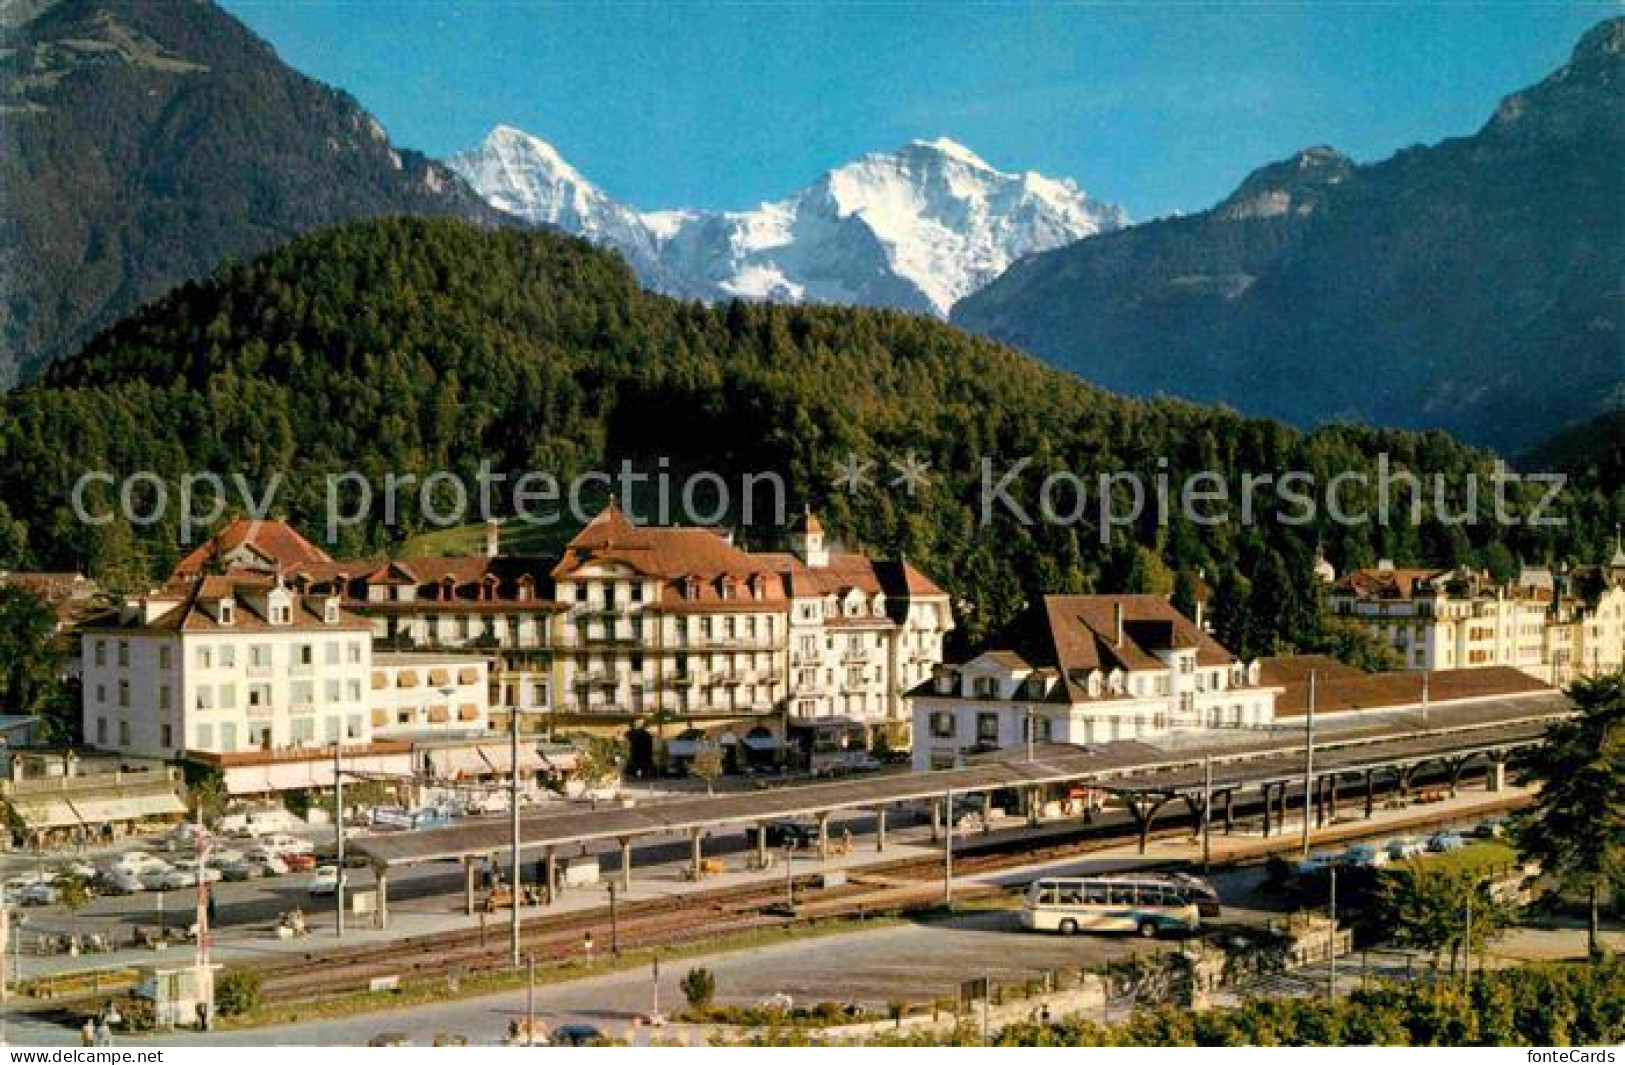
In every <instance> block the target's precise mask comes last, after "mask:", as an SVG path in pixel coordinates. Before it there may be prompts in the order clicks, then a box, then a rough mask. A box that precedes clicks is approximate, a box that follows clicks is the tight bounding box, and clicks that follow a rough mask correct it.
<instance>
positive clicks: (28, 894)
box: [17, 880, 62, 906]
mask: <svg viewBox="0 0 1625 1065" xmlns="http://www.w3.org/2000/svg"><path fill="white" fill-rule="evenodd" d="M61 894H62V893H61V892H60V891H58V890H57V887H56V885H55V884H53V883H51V882H50V881H48V880H36V881H34V882H33V883H32V884H29V885H28V886H27V887H25V888H23V889H22V890H21V891H19V892H17V901H18V902H20V903H22V904H23V905H24V906H51V905H54V904H55V903H56V900H57V899H58V898H60V897H61Z"/></svg>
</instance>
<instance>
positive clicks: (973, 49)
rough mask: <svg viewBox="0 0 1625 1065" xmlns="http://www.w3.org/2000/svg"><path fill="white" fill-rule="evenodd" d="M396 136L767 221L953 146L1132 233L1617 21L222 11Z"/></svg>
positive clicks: (258, 7)
mask: <svg viewBox="0 0 1625 1065" xmlns="http://www.w3.org/2000/svg"><path fill="white" fill-rule="evenodd" d="M225 6H226V7H227V8H228V9H229V10H231V11H232V12H233V13H235V14H236V15H238V16H239V17H240V18H242V19H243V20H244V21H245V22H247V23H248V24H249V26H251V27H252V28H253V29H254V30H255V31H256V32H257V33H259V34H260V35H261V36H262V37H264V38H266V39H267V40H269V41H270V42H271V43H272V44H273V45H274V46H275V47H276V48H277V50H278V52H279V53H280V54H281V55H282V56H283V58H284V59H286V60H287V61H288V62H290V63H291V64H292V65H293V66H294V67H296V68H298V69H299V70H301V71H304V72H305V73H307V74H310V75H312V76H314V77H317V78H319V79H321V80H323V81H326V82H329V83H332V84H334V85H337V86H339V87H341V88H344V89H347V90H348V91H350V92H351V93H352V94H354V95H355V96H356V97H357V98H359V99H360V100H361V102H362V104H363V105H364V106H366V107H367V108H368V109H369V110H370V111H372V113H373V114H375V115H377V116H378V117H379V118H380V119H381V120H382V121H383V123H384V125H385V126H386V127H387V128H388V129H389V131H390V134H391V136H392V137H393V138H394V140H395V141H396V142H397V143H398V144H402V145H405V146H407V147H412V148H417V149H419V150H422V151H425V152H428V153H429V154H431V155H437V156H439V155H447V154H450V153H451V152H453V151H456V150H459V149H461V148H465V147H469V146H472V145H473V144H475V143H477V142H478V141H479V140H480V138H481V137H483V136H484V134H485V132H486V131H487V130H488V129H489V128H490V127H492V126H493V125H496V124H498V123H503V122H506V123H508V124H511V125H515V126H519V127H521V128H523V129H527V130H529V131H530V132H532V133H535V134H537V135H538V136H540V137H542V138H544V139H546V140H548V141H550V142H552V143H553V144H554V145H555V146H556V147H557V148H558V149H559V151H560V152H561V153H563V155H564V157H565V158H566V159H569V160H570V161H571V162H572V163H574V164H575V165H576V166H577V167H578V168H579V169H580V170H582V171H583V172H584V173H585V174H586V175H587V176H588V177H589V178H591V179H592V180H594V181H595V182H597V183H598V184H599V185H601V186H603V187H604V188H605V189H607V190H608V191H609V192H610V193H611V194H612V195H615V196H617V197H618V198H620V199H622V200H625V201H627V202H629V203H631V204H633V205H635V206H638V207H642V208H657V207H676V206H684V207H745V206H750V205H753V204H755V203H758V202H760V201H763V200H768V199H775V198H777V197H779V196H781V195H783V194H785V193H787V192H789V191H791V190H793V189H795V188H798V187H800V186H801V185H803V184H805V183H807V182H808V181H809V180H811V179H812V178H814V177H816V176H817V175H818V174H819V173H821V172H822V171H824V170H826V169H828V168H829V167H831V166H835V165H838V164H840V163H842V162H845V161H847V160H849V159H852V158H854V157H856V156H859V155H861V154H863V153H865V152H869V151H876V150H883V149H888V148H893V147H896V146H897V145H900V144H902V143H904V142H906V141H908V140H910V139H912V138H916V137H925V138H932V137H937V136H943V135H946V136H950V137H953V138H954V139H956V140H959V141H962V142H963V143H965V144H967V145H969V146H970V147H971V148H973V149H974V150H976V151H977V152H978V153H980V154H981V155H982V156H983V157H984V158H986V159H987V160H988V161H989V162H991V163H993V164H994V165H995V166H998V167H1000V168H1002V169H1006V170H1028V169H1032V170H1039V171H1042V172H1044V173H1046V174H1050V175H1052V176H1068V177H1073V178H1076V179H1077V180H1078V181H1079V183H1080V184H1082V185H1083V187H1084V188H1085V189H1087V190H1089V191H1090V192H1091V193H1092V194H1094V195H1096V196H1099V197H1102V198H1104V199H1107V200H1111V201H1114V202H1117V203H1120V204H1122V205H1123V206H1125V207H1126V208H1127V209H1128V210H1129V212H1130V213H1131V214H1132V215H1134V216H1135V217H1136V218H1142V219H1143V218H1147V217H1151V216H1154V215H1159V214H1164V213H1167V212H1170V211H1174V210H1186V211H1189V210H1198V209H1201V208H1203V207H1206V206H1208V205H1210V204H1211V203H1213V202H1214V201H1215V200H1217V199H1219V198H1221V197H1222V196H1224V195H1225V194H1226V193H1228V192H1229V191H1230V190H1231V189H1232V188H1234V187H1235V185H1236V184H1237V183H1238V182H1239V181H1240V180H1241V178H1242V177H1244V176H1245V175H1246V174H1247V173H1248V172H1249V171H1250V170H1252V169H1254V168H1255V167H1257V166H1259V165H1262V164H1263V163H1265V162H1268V161H1271V160H1274V159H1278V158H1280V157H1282V156H1285V155H1288V154H1290V153H1291V152H1293V151H1295V150H1297V149H1298V148H1301V147H1306V146H1308V145H1313V144H1330V145H1332V146H1333V147H1336V148H1338V149H1341V150H1342V151H1344V152H1347V153H1348V154H1350V155H1352V156H1354V157H1355V158H1356V159H1359V160H1362V161H1369V160H1374V159H1379V158H1382V157H1384V156H1387V155H1389V154H1391V153H1392V152H1394V151H1395V150H1397V149H1399V148H1402V147H1405V146H1407V145H1410V144H1416V143H1429V142H1432V141H1436V140H1438V139H1440V138H1442V137H1447V136H1455V135H1460V134H1465V133H1469V132H1471V131H1473V130H1474V129H1476V128H1478V126H1479V125H1480V124H1481V123H1482V122H1483V121H1484V120H1485V118H1487V117H1488V115H1489V114H1490V112H1491V110H1492V109H1493V108H1494V106H1495V104H1496V102H1497V101H1498V100H1499V99H1500V98H1501V97H1502V96H1504V95H1505V94H1507V93H1508V92H1511V91H1513V90H1514V89H1517V88H1521V87H1523V86H1525V85H1528V84H1530V83H1532V82H1534V81H1536V80H1538V79H1539V78H1541V77H1544V76H1545V75H1546V74H1547V73H1549V72H1550V71H1551V70H1552V69H1554V68H1555V67H1557V66H1558V65H1560V64H1561V63H1562V62H1563V61H1564V60H1565V59H1566V58H1567V56H1568V54H1569V51H1570V50H1571V49H1572V47H1573V45H1574V42H1575V41H1576V40H1577V39H1578V38H1579V36H1580V35H1581V34H1582V33H1583V32H1584V31H1585V30H1586V29H1587V28H1588V27H1589V26H1591V25H1592V24H1594V23H1596V22H1597V21H1599V20H1601V19H1602V18H1605V17H1608V16H1610V15H1614V14H1619V13H1620V12H1621V11H1622V10H1625V9H1622V7H1621V6H1620V4H1619V3H1583V2H1582V3H1566V4H1516V3H1494V4H1462V3H1456V4H1420V3H1418V4H1394V5H1390V4H1380V3H1361V4H1329V3H1328V4H1306V3H1284V2H1278V3H1267V4H1264V3H1260V4H1247V3H1234V4H1226V5H1223V6H1206V5H1196V4H1152V3H1136V4H1127V3H1123V4H1026V3H1003V4H991V3H989V4H965V5H958V4H950V3H938V4H930V5H912V4H901V3H895V4H881V3H866V4H857V3H847V4H839V5H837V4H811V3H802V4H784V5H780V4H769V3H749V4H744V3H735V4H698V3H691V4H682V3H669V4H608V3H586V2H582V3H574V4H554V3H514V2H507V3H500V4H499V3H491V4H480V3H452V2H449V0H440V2H433V0H416V2H412V0H408V2H396V0H378V2H366V3H363V2H361V0H350V2H347V3H339V2H321V0H225Z"/></svg>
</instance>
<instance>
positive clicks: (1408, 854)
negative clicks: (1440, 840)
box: [1388, 836, 1427, 862]
mask: <svg viewBox="0 0 1625 1065" xmlns="http://www.w3.org/2000/svg"><path fill="white" fill-rule="evenodd" d="M1426 853H1427V844H1426V843H1423V842H1422V841H1421V840H1420V839H1418V838H1417V837H1415V836H1400V837H1399V838H1398V839H1391V840H1389V841H1388V857H1389V858H1392V859H1393V860H1394V861H1396V862H1402V861H1404V860H1405V859H1406V858H1415V857H1417V856H1418V855H1421V854H1426Z"/></svg>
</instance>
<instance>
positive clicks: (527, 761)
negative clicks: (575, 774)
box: [427, 743, 548, 780]
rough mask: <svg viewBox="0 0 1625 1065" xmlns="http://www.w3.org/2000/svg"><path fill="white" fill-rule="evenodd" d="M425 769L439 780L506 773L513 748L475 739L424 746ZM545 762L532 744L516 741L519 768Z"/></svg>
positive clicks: (537, 767) (530, 770) (543, 766)
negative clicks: (426, 747) (427, 747)
mask: <svg viewBox="0 0 1625 1065" xmlns="http://www.w3.org/2000/svg"><path fill="white" fill-rule="evenodd" d="M427 753H428V756H429V769H430V771H431V772H433V773H434V775H435V776H436V777H438V778H440V779H443V780H469V779H473V778H478V777H490V776H499V777H506V776H507V775H508V771H509V769H510V767H511V766H512V764H513V751H512V749H511V748H510V747H509V746H508V744H506V743H479V744H463V745H456V746H445V747H431V748H429V749H428V752H427ZM546 768H548V763H547V761H546V759H544V758H543V757H542V756H541V755H540V754H538V753H537V751H536V748H535V746H534V745H532V744H528V743H521V744H520V745H519V771H520V772H521V773H534V772H536V771H538V770H541V769H546Z"/></svg>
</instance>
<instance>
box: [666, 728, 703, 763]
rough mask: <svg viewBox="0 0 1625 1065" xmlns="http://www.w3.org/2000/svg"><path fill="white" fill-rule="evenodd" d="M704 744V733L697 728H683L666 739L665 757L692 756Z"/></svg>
mask: <svg viewBox="0 0 1625 1065" xmlns="http://www.w3.org/2000/svg"><path fill="white" fill-rule="evenodd" d="M704 745H705V733H703V732H701V731H700V730H699V729H697V728H691V729H685V730H684V731H682V732H680V733H678V734H677V735H676V736H674V737H673V738H671V739H669V740H667V741H666V757H668V758H693V757H694V756H695V755H696V754H699V753H700V748H701V747H703V746H704Z"/></svg>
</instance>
